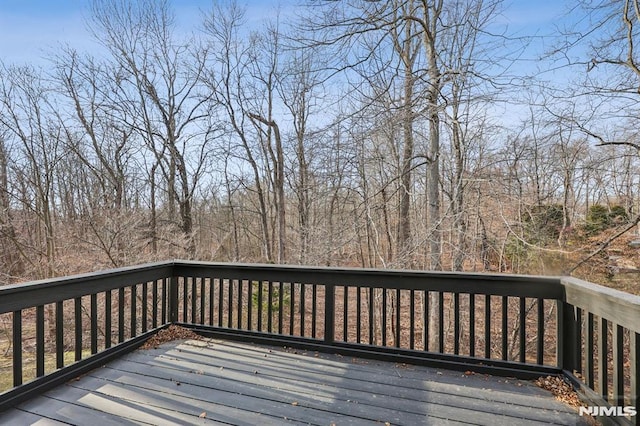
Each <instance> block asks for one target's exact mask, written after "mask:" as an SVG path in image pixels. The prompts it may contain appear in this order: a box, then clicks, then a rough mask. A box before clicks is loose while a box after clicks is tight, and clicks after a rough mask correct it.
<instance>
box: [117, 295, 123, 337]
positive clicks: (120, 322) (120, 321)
mask: <svg viewBox="0 0 640 426" xmlns="http://www.w3.org/2000/svg"><path fill="white" fill-rule="evenodd" d="M122 342H124V287H120V288H119V289H118V343H122Z"/></svg>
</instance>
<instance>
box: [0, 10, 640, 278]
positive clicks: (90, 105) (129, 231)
mask: <svg viewBox="0 0 640 426" xmlns="http://www.w3.org/2000/svg"><path fill="white" fill-rule="evenodd" d="M584 3H585V4H584V5H578V6H576V8H575V9H574V10H573V11H571V14H572V15H573V16H574V17H573V18H571V19H575V20H576V22H579V23H580V25H582V26H586V27H585V28H588V29H590V30H591V31H583V30H584V29H585V28H582V27H580V26H575V27H569V26H568V27H567V29H565V30H562V29H560V30H559V31H558V32H557V34H554V35H553V38H552V39H550V40H551V41H552V42H553V43H550V44H549V45H551V44H553V47H552V48H551V49H548V51H544V52H536V53H532V51H531V47H530V43H532V40H533V39H532V38H531V37H533V34H531V35H526V36H522V35H518V36H515V35H512V34H511V33H510V29H509V27H508V25H505V23H504V17H505V14H508V12H509V10H508V6H507V5H505V4H503V3H502V2H500V1H498V0H487V1H482V0H474V1H457V0H456V1H446V2H445V1H442V0H434V1H417V0H393V1H389V2H368V1H355V0H354V1H346V2H322V3H320V4H302V3H301V4H298V5H296V7H295V8H293V9H292V10H288V9H287V10H285V9H277V8H274V9H273V13H271V14H269V15H268V16H264V17H260V18H259V19H258V18H256V17H255V16H254V15H252V14H250V13H248V12H250V10H249V9H244V8H243V7H242V6H240V5H239V4H237V3H234V2H214V3H213V4H212V5H211V7H210V8H209V9H207V10H203V11H202V12H201V16H200V21H199V22H193V23H192V28H188V29H185V28H183V27H182V26H179V25H178V24H177V23H176V15H175V13H176V12H175V11H174V10H173V7H174V6H173V5H172V3H171V2H169V1H166V0H164V1H151V0H109V1H94V2H92V3H91V7H90V8H89V10H88V14H87V15H88V18H87V26H88V28H90V31H91V36H92V37H93V38H94V39H95V40H96V41H97V42H98V43H99V45H100V46H101V49H98V50H97V51H95V52H86V51H80V50H77V49H76V48H74V46H60V47H59V48H56V49H54V50H52V51H51V52H49V53H48V54H47V55H46V57H45V58H44V59H43V65H36V64H13V63H7V62H2V58H0V282H2V283H11V282H17V281H21V280H26V279H36V278H46V277H52V276H58V275H63V274H69V273H75V272H81V271H90V270H96V269H101V268H104V267H112V266H114V267H117V266H124V265H130V264H135V263H140V262H143V261H150V260H160V259H170V258H185V259H200V260H216V261H228V262H236V261H239V262H266V263H291V264H308V265H332V266H338V265H343V266H362V267H385V268H416V269H433V270H440V269H443V270H455V271H460V270H466V271H500V272H514V273H542V274H561V273H567V272H569V271H573V272H574V273H576V274H578V275H579V276H580V275H585V274H589V273H591V271H592V270H593V268H595V267H600V266H602V268H604V266H603V265H605V266H606V260H607V259H606V258H603V255H604V249H605V248H606V246H608V245H609V244H610V243H611V242H612V241H613V240H614V239H613V237H617V236H618V237H619V236H621V235H623V234H622V233H621V231H625V230H626V231H628V235H631V234H630V232H631V231H632V230H633V226H634V225H636V224H637V223H638V220H639V219H638V217H639V216H638V213H639V210H640V194H639V193H638V191H639V190H640V174H639V173H638V170H640V156H639V155H638V154H639V153H640V151H639V149H638V148H639V146H640V145H639V142H638V138H637V136H638V135H637V129H638V125H637V124H638V122H637V117H638V106H637V105H638V96H639V95H638V90H637V88H638V87H640V72H638V62H637V52H636V51H635V50H634V46H635V44H636V43H637V42H638V41H639V39H638V38H639V34H638V27H637V26H638V19H639V18H640V16H639V14H638V12H637V10H639V7H638V4H637V2H635V1H632V0H627V1H626V2H622V3H623V4H618V3H614V2H608V1H602V2H600V3H599V4H597V5H594V4H593V3H592V2H584ZM587 3H588V4H587ZM582 18H584V19H582ZM585 34H586V35H585ZM529 36H531V37H529ZM535 55H538V56H536V58H537V59H538V63H537V65H536V66H538V67H540V66H542V65H545V66H546V65H548V67H549V69H560V70H563V72H564V73H566V75H564V74H563V75H562V76H561V77H556V78H551V77H550V75H551V74H550V72H551V71H549V70H540V69H537V68H535V67H534V68H531V67H530V66H529V65H530V63H529V62H530V61H531V58H530V57H531V56H535ZM527 61H529V62H527ZM618 234H619V235H618ZM625 235H627V234H625ZM585 259H588V260H585ZM603 259H604V260H603ZM603 262H604V263H603ZM594 265H595V266H594ZM577 266H580V268H577ZM638 266H640V265H636V267H638ZM603 270H604V269H603Z"/></svg>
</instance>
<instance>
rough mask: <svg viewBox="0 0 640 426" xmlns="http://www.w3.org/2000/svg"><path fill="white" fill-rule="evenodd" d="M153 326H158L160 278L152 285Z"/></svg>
mask: <svg viewBox="0 0 640 426" xmlns="http://www.w3.org/2000/svg"><path fill="white" fill-rule="evenodd" d="M151 291H152V292H153V294H152V295H151V327H153V328H157V327H158V280H154V281H153V284H152V286H151Z"/></svg>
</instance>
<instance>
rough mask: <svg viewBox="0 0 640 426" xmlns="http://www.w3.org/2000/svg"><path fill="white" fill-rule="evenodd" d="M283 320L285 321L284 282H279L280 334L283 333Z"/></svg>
mask: <svg viewBox="0 0 640 426" xmlns="http://www.w3.org/2000/svg"><path fill="white" fill-rule="evenodd" d="M282 321H284V283H283V282H282V281H280V282H279V283H278V334H282V328H283V327H282Z"/></svg>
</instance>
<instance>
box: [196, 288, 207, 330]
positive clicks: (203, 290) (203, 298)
mask: <svg viewBox="0 0 640 426" xmlns="http://www.w3.org/2000/svg"><path fill="white" fill-rule="evenodd" d="M198 282H199V283H200V324H202V325H204V323H205V317H206V315H205V314H206V312H207V291H206V287H205V284H204V277H200V278H198Z"/></svg>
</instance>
